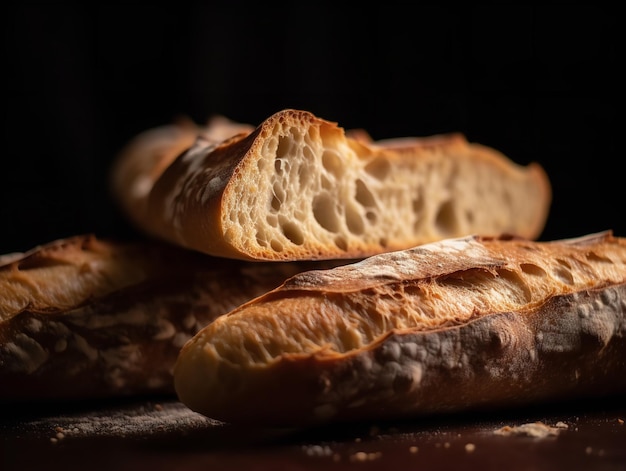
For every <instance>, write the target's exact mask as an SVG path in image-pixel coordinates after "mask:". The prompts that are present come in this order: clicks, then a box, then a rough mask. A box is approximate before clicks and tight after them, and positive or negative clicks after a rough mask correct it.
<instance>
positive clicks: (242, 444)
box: [0, 396, 626, 471]
mask: <svg viewBox="0 0 626 471" xmlns="http://www.w3.org/2000/svg"><path fill="white" fill-rule="evenodd" d="M624 399H626V398H624V397H619V396H618V397H612V398H604V399H600V400H598V399H595V400H586V401H577V402H570V403H562V404H550V405H542V406H541V407H534V408H524V409H515V410H506V411H497V412H493V413H490V414H486V413H473V414H454V415H447V416H431V417H422V418H419V419H412V420H407V421H403V422H394V423H376V424H373V423H358V424H357V423H353V424H343V425H329V426H325V427H320V428H314V429H306V430H299V429H255V428H251V427H235V426H231V425H227V424H222V423H219V422H216V421H213V420H211V419H208V418H206V417H203V416H200V415H198V414H195V413H193V412H191V411H190V410H189V409H187V408H186V407H185V406H184V405H182V404H181V403H179V402H177V401H176V400H175V399H173V398H141V399H138V398H137V399H131V400H123V401H108V402H106V403H82V404H73V405H59V404H57V405H55V406H54V407H53V406H51V405H48V406H37V407H35V406H32V405H31V406H29V407H25V406H24V407H7V406H3V408H2V410H1V412H2V419H1V420H0V470H2V471H13V470H20V471H29V470H38V471H39V470H42V471H48V470H54V469H60V470H61V469H62V470H64V471H72V470H85V471H99V470H122V471H123V470H141V469H150V470H152V471H160V470H177V471H186V470H192V471H193V470H213V469H216V470H250V471H255V470H263V471H270V470H271V471H274V470H298V471H305V470H325V471H331V470H351V469H358V470H372V469H385V470H427V471H437V470H448V469H449V470H472V469H480V470H481V471H489V470H504V471H516V470H524V471H530V470H550V471H558V470H567V471H576V470H581V471H583V470H584V471H595V470H603V471H604V470H606V471H609V470H611V471H612V470H615V471H617V470H619V471H624V470H626V424H625V423H624V421H625V420H626V404H625V402H626V401H624Z"/></svg>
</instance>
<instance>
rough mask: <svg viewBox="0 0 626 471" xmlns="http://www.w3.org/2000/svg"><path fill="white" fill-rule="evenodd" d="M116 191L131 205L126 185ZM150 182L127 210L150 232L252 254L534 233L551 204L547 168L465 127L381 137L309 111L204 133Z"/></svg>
mask: <svg viewBox="0 0 626 471" xmlns="http://www.w3.org/2000/svg"><path fill="white" fill-rule="evenodd" d="M120 168H122V167H120ZM124 178H125V176H124V174H123V168H122V170H119V171H118V172H117V173H116V174H114V180H115V179H118V180H120V181H121V180H123V179H124ZM114 188H116V191H117V192H118V194H119V197H120V198H121V199H122V200H124V199H125V198H126V197H125V192H127V191H128V186H116V185H114ZM150 188H151V191H150V192H149V194H146V195H144V208H143V209H142V210H141V214H130V216H131V219H132V220H133V222H134V223H135V224H136V225H137V226H138V227H139V228H140V229H141V230H143V231H145V232H146V233H148V234H150V235H152V236H154V237H157V238H161V239H165V240H168V241H170V242H173V243H176V244H179V245H182V246H184V247H187V248H191V249H194V250H197V251H200V252H205V253H207V254H210V255H217V256H223V257H230V258H240V259H248V260H283V261H287V260H299V259H306V260H311V259H336V258H343V259H354V258H361V257H365V256H369V255H373V254H377V253H382V252H386V251H390V250H400V249H405V248H408V247H411V246H414V245H417V244H421V243H427V242H432V241H435V240H440V239H443V238H450V237H458V236H463V235H469V234H472V233H480V234H483V235H499V234H502V233H513V234H515V235H518V236H521V237H525V238H530V239H534V238H537V237H538V236H539V234H540V233H541V231H542V230H543V227H544V224H545V221H546V218H547V215H548V211H549V207H550V203H551V188H550V184H549V180H548V177H547V175H546V174H545V172H544V171H543V169H542V168H541V167H540V166H539V165H538V164H535V163H533V164H531V165H529V166H526V167H523V166H520V165H517V164H515V163H514V162H512V161H511V160H509V159H508V158H507V157H505V156H504V155H502V154H501V153H499V152H497V151H495V150H493V149H491V148H488V147H486V146H481V145H477V144H471V143H468V142H467V141H466V139H465V137H464V136H462V135H460V134H450V135H440V136H432V137H427V138H419V139H416V138H409V139H395V140H387V141H379V142H375V141H372V140H370V138H369V137H368V136H367V135H366V133H365V132H363V131H357V130H355V131H352V132H345V131H344V130H343V128H341V127H339V126H338V125H337V123H334V122H331V121H327V120H324V119H321V118H319V117H316V116H314V115H312V114H311V113H309V112H306V111H301V110H283V111H280V112H278V113H276V114H274V115H272V116H270V117H269V118H267V119H266V120H264V121H263V122H262V123H261V124H260V125H259V126H258V127H257V128H256V129H255V130H254V131H251V132H243V133H239V134H235V135H233V136H231V137H230V138H229V139H225V140H223V141H221V142H218V141H216V140H207V139H203V138H199V139H197V140H196V141H195V142H194V144H193V145H192V146H190V147H189V148H188V149H187V151H185V152H184V153H183V154H181V155H179V156H178V157H177V158H176V159H175V160H174V161H173V162H172V163H171V164H170V165H169V166H168V167H167V168H166V169H165V170H164V171H163V172H162V173H161V174H160V176H159V178H158V179H157V180H156V181H155V182H154V184H153V185H152V186H151V187H150Z"/></svg>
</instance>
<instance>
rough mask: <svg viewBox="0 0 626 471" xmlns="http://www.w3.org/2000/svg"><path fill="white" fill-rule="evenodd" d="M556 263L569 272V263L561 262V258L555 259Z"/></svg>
mask: <svg viewBox="0 0 626 471" xmlns="http://www.w3.org/2000/svg"><path fill="white" fill-rule="evenodd" d="M556 261H557V263H558V264H559V265H562V266H564V267H565V268H567V269H568V270H571V268H572V266H571V265H570V263H569V262H568V261H567V260H563V259H562V258H557V259H556Z"/></svg>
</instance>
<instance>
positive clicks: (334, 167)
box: [322, 151, 344, 177]
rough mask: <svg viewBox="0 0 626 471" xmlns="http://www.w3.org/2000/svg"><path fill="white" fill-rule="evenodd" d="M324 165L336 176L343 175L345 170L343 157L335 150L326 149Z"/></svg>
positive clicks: (323, 156)
mask: <svg viewBox="0 0 626 471" xmlns="http://www.w3.org/2000/svg"><path fill="white" fill-rule="evenodd" d="M322 165H323V166H324V168H325V169H326V170H328V171H329V172H330V173H332V174H333V175H335V176H336V177H339V176H341V174H342V173H343V170H344V169H343V165H342V164H341V159H340V158H339V156H338V155H337V154H336V153H335V152H330V151H324V153H323V154H322Z"/></svg>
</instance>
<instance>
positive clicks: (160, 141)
mask: <svg viewBox="0 0 626 471" xmlns="http://www.w3.org/2000/svg"><path fill="white" fill-rule="evenodd" d="M253 129H254V127H253V126H251V125H249V124H244V123H236V122H234V121H232V120H230V119H228V118H226V117H224V116H219V115H216V116H212V117H211V118H210V119H209V120H208V121H207V123H206V124H204V125H200V124H196V123H195V122H194V121H193V120H191V119H189V118H187V117H181V118H179V119H176V120H175V121H174V122H172V123H171V124H167V125H163V126H159V127H156V128H153V129H148V130H146V131H144V132H142V133H140V134H138V135H137V136H135V137H134V138H133V139H132V140H131V141H130V142H129V143H128V144H126V146H124V148H123V149H122V150H121V152H120V154H119V155H118V156H117V158H116V159H115V161H114V163H113V165H112V168H111V184H112V195H113V196H114V197H115V198H116V199H117V202H118V204H119V205H120V207H121V208H122V210H123V211H124V213H125V214H127V215H128V217H129V218H130V220H132V221H140V220H142V218H144V217H145V213H146V204H147V197H148V195H149V194H150V192H151V190H152V187H153V185H154V183H155V182H156V181H157V180H158V179H159V178H160V177H161V174H162V173H163V172H164V171H165V169H166V168H167V167H169V166H170V165H171V164H172V162H173V161H174V160H175V159H176V157H178V156H179V155H180V154H182V153H183V152H185V151H186V150H187V149H189V148H190V147H191V146H192V145H193V143H194V142H195V141H196V139H198V137H200V136H202V139H203V140H205V141H206V142H222V141H224V140H225V139H227V138H229V137H232V136H233V135H236V134H238V133H245V134H248V133H250V132H251V131H252V130H253Z"/></svg>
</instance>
